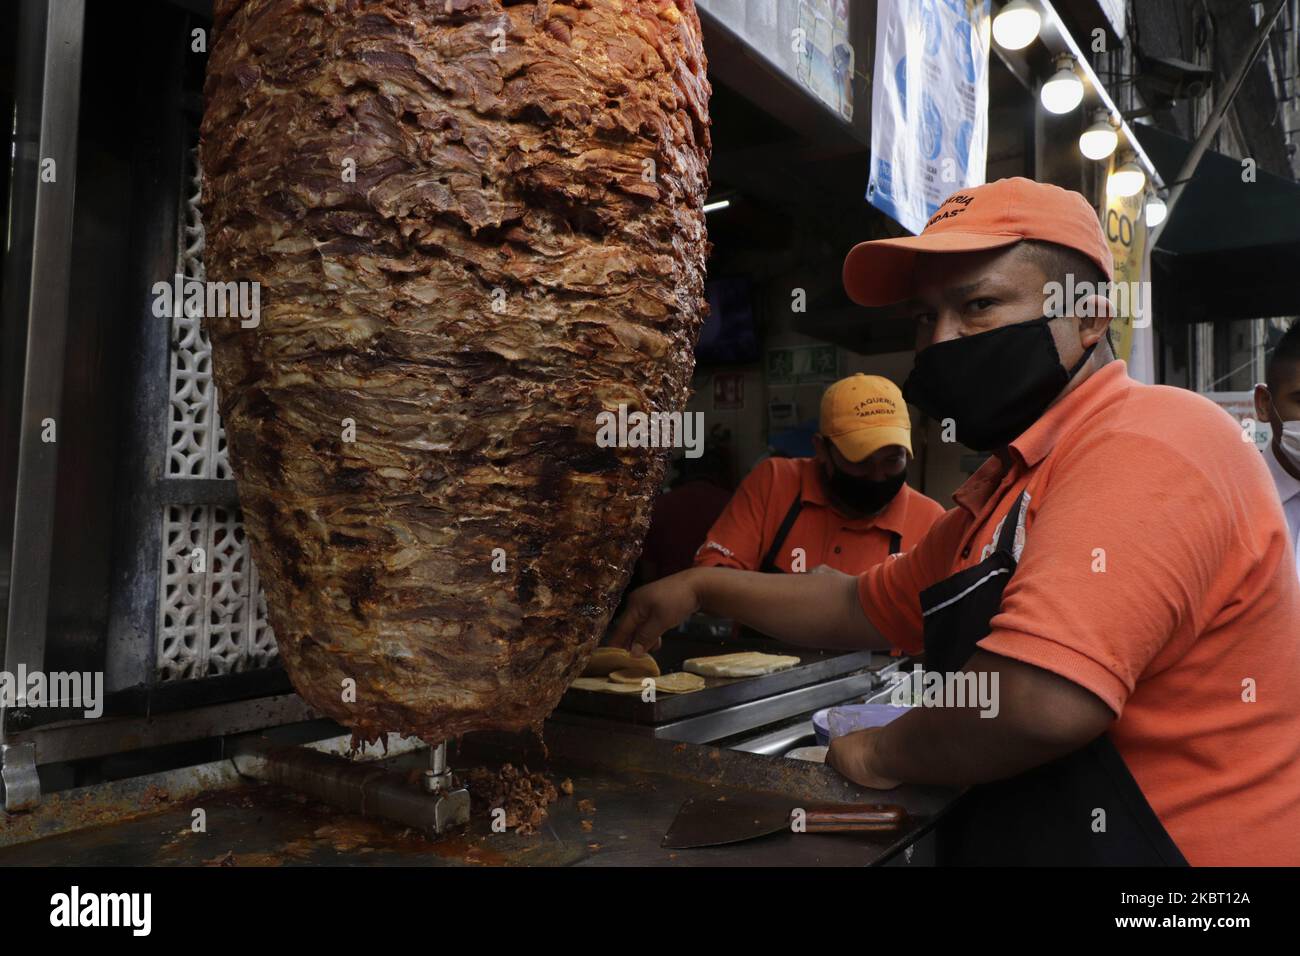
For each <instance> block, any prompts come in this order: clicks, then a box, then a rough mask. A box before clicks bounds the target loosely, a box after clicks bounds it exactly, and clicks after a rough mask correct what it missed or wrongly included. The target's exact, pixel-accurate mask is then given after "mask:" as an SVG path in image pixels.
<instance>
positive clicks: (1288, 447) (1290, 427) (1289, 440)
mask: <svg viewBox="0 0 1300 956" xmlns="http://www.w3.org/2000/svg"><path fill="white" fill-rule="evenodd" d="M1278 445H1279V447H1281V449H1282V454H1284V455H1286V456H1287V457H1288V458H1290V459H1291V464H1293V465H1295V466H1296V467H1297V468H1300V421H1294V422H1283V423H1282V437H1281V438H1280V439H1279V440H1278Z"/></svg>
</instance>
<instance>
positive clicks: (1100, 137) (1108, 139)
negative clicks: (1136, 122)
mask: <svg viewBox="0 0 1300 956" xmlns="http://www.w3.org/2000/svg"><path fill="white" fill-rule="evenodd" d="M1092 118H1093V124H1092V125H1091V126H1089V127H1088V128H1087V129H1085V130H1084V131H1083V133H1082V135H1080V137H1079V152H1081V153H1083V155H1085V156H1087V157H1088V158H1089V159H1096V160H1101V159H1106V158H1107V157H1108V156H1110V154H1111V153H1113V152H1115V147H1116V146H1118V145H1119V132H1118V131H1117V130H1116V129H1115V126H1114V124H1112V123H1111V121H1110V113H1109V111H1108V110H1104V109H1101V110H1096V111H1095V112H1094V113H1093V114H1092Z"/></svg>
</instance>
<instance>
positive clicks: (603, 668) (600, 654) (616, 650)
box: [582, 647, 659, 677]
mask: <svg viewBox="0 0 1300 956" xmlns="http://www.w3.org/2000/svg"><path fill="white" fill-rule="evenodd" d="M614 671H628V672H630V673H634V674H640V675H641V676H643V677H658V676H659V665H658V664H657V663H655V659H654V658H653V657H651V656H650V655H649V654H646V655H645V656H644V657H633V656H632V655H631V653H629V652H628V651H627V649H626V648H622V647H598V648H596V649H595V650H594V651H592V652H591V657H590V658H588V660H587V666H586V667H584V668H583V669H582V676H583V677H605V676H608V675H609V674H611V673H613V672H614Z"/></svg>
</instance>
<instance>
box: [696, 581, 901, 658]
mask: <svg viewBox="0 0 1300 956" xmlns="http://www.w3.org/2000/svg"><path fill="white" fill-rule="evenodd" d="M693 573H694V574H696V575H697V580H696V582H695V588H696V593H697V595H698V597H699V600H700V609H701V610H702V611H704V612H706V613H708V614H715V615H717V616H719V617H728V618H731V619H732V620H734V621H739V622H740V623H741V624H744V625H745V626H747V627H751V628H753V629H754V630H756V631H761V632H762V633H764V634H767V635H769V636H771V637H775V638H778V639H779V640H782V641H786V642H788V643H790V644H800V645H804V646H807V647H830V648H844V649H850V650H862V649H871V650H884V649H886V648H888V647H889V642H888V641H886V640H885V639H884V637H883V636H882V635H881V634H880V632H879V631H877V630H876V628H875V626H874V625H872V623H871V621H870V620H868V619H867V616H866V615H865V614H863V613H862V606H861V604H859V602H858V588H857V579H856V578H854V577H851V576H849V575H841V574H762V573H759V572H757V571H737V570H734V569H732V568H697V569H696V570H695V572H693Z"/></svg>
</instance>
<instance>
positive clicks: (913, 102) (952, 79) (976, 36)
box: [867, 0, 991, 232]
mask: <svg viewBox="0 0 1300 956" xmlns="http://www.w3.org/2000/svg"><path fill="white" fill-rule="evenodd" d="M990 22H991V21H990V19H989V2H988V0H879V3H878V4H877V11H876V56H875V61H876V62H875V67H874V70H873V74H874V75H873V80H872V84H871V178H870V181H869V183H868V185H867V201H868V202H870V203H871V204H872V205H873V206H875V207H876V208H877V209H879V210H881V211H882V212H884V213H886V214H887V215H889V216H891V217H893V218H894V219H896V220H897V221H898V222H899V223H900V224H901V225H902V226H903V227H904V228H906V229H908V230H910V231H911V232H920V231H921V230H922V229H923V228H925V223H926V221H927V220H928V219H929V218H930V217H931V216H932V215H934V213H935V211H936V210H937V209H938V208H939V205H940V203H942V202H943V201H944V200H945V199H946V198H948V196H950V195H951V194H952V193H954V192H956V191H957V190H958V189H963V188H966V187H969V186H979V185H982V184H983V182H984V163H985V159H986V158H987V154H988V127H989V69H988V68H989V35H990Z"/></svg>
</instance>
